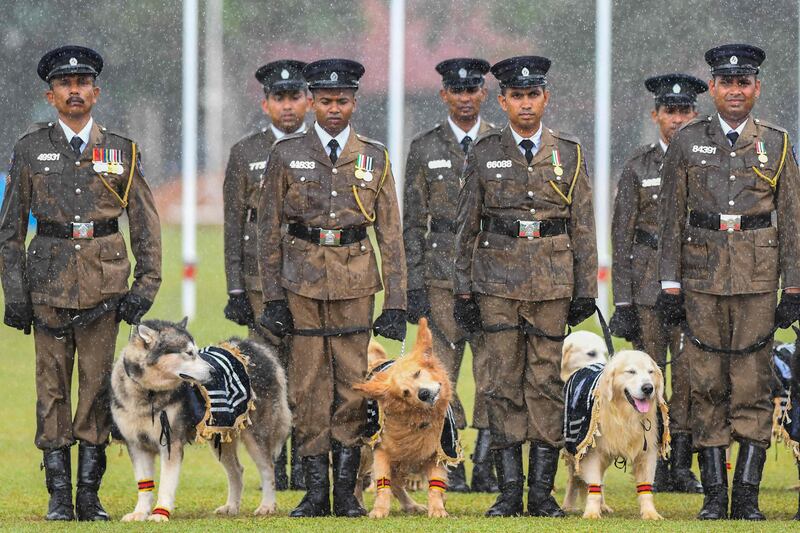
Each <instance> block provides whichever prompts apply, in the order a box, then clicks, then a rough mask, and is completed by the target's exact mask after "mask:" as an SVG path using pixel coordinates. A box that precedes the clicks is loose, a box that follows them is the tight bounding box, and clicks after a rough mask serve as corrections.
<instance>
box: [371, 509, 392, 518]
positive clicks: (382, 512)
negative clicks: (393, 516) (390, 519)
mask: <svg viewBox="0 0 800 533" xmlns="http://www.w3.org/2000/svg"><path fill="white" fill-rule="evenodd" d="M387 516H389V509H378V508H374V509H372V511H370V512H369V517H370V518H386V517H387Z"/></svg>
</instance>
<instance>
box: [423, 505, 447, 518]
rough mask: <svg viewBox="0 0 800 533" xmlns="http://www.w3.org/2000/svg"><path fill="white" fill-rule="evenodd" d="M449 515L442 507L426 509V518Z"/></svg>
mask: <svg viewBox="0 0 800 533" xmlns="http://www.w3.org/2000/svg"><path fill="white" fill-rule="evenodd" d="M448 516H449V515H448V514H447V511H445V510H444V507H442V508H441V509H428V518H447V517H448Z"/></svg>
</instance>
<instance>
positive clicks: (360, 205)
mask: <svg viewBox="0 0 800 533" xmlns="http://www.w3.org/2000/svg"><path fill="white" fill-rule="evenodd" d="M383 154H384V156H385V158H386V161H385V163H384V165H383V175H382V176H381V180H380V181H379V182H378V190H377V191H376V192H375V199H376V201H377V198H378V195H379V194H380V193H381V189H382V188H383V182H384V181H385V180H386V174H387V173H388V172H389V151H388V150H387V149H386V148H384V149H383ZM353 196H355V197H356V203H357V204H358V208H359V209H360V210H361V214H362V215H364V218H366V219H367V221H368V222H375V217H376V216H377V213H372V215H370V214H369V213H367V210H366V209H365V208H364V204H363V203H361V197H360V196H359V195H358V188H357V187H356V186H355V184H353Z"/></svg>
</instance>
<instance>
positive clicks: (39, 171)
mask: <svg viewBox="0 0 800 533" xmlns="http://www.w3.org/2000/svg"><path fill="white" fill-rule="evenodd" d="M45 155H49V154H45ZM59 156H60V154H59ZM63 166H64V164H63V163H62V162H61V161H60V160H58V161H43V162H38V161H37V164H36V165H35V166H34V167H33V169H32V170H33V174H32V175H31V189H32V208H33V209H34V212H35V211H37V210H38V209H37V206H40V205H42V204H43V203H47V202H48V201H52V198H54V197H55V198H58V197H60V196H61V195H62V194H63V191H61V190H60V181H61V172H62V169H63Z"/></svg>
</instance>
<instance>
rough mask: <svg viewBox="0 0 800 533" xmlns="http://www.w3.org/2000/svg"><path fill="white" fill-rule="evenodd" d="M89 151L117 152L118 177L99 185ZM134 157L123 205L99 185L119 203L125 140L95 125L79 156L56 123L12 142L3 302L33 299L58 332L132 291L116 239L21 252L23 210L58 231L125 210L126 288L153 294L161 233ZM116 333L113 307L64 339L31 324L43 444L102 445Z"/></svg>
mask: <svg viewBox="0 0 800 533" xmlns="http://www.w3.org/2000/svg"><path fill="white" fill-rule="evenodd" d="M94 148H100V149H113V150H119V151H120V154H121V165H122V172H121V173H120V174H114V173H108V174H102V180H101V178H100V176H98V174H97V173H96V172H94V169H93V164H92V158H93V149H94ZM140 157H141V156H140V155H139V153H138V149H137V159H138V162H137V164H136V165H134V166H133V174H132V180H131V182H130V192H129V195H128V204H127V206H126V207H123V206H122V205H121V202H120V199H118V198H117V196H115V195H114V194H112V192H111V191H109V190H108V189H107V188H106V185H104V183H103V180H105V182H106V183H107V184H108V186H109V187H111V188H112V189H113V190H114V191H115V192H116V194H117V195H118V196H119V197H124V195H125V188H126V186H127V185H128V176H129V175H130V171H131V161H132V145H131V141H130V140H129V139H126V138H125V137H122V136H119V135H117V134H114V133H111V132H109V131H107V130H106V128H104V127H102V126H99V125H98V124H97V123H95V124H94V126H93V127H92V130H91V134H90V138H89V143H88V145H87V146H86V148H84V150H83V152H82V153H81V156H80V157H79V158H76V156H75V155H74V153H73V151H72V148H71V147H70V145H69V144H68V142H67V139H66V137H65V136H64V132H63V130H62V128H61V126H60V125H59V124H58V123H57V122H53V123H49V124H47V123H45V124H39V125H37V126H35V127H33V128H31V129H30V130H29V132H28V134H26V135H25V136H23V137H22V138H21V139H20V140H19V141H18V142H17V144H16V146H15V147H14V156H13V164H12V166H11V171H10V172H9V176H8V182H7V188H6V196H5V199H4V202H3V208H2V211H1V212H0V275H1V276H2V282H3V291H4V293H5V300H6V301H7V302H27V301H30V302H32V303H33V304H34V314H35V316H36V318H37V320H40V321H42V322H44V323H46V324H47V325H49V326H54V327H60V326H64V325H66V324H68V323H69V321H70V320H71V318H72V317H73V316H75V315H77V314H80V312H79V310H81V309H90V308H93V307H95V306H97V305H98V304H100V303H101V302H103V301H104V300H107V299H109V298H111V297H113V296H118V295H121V294H124V293H127V292H128V277H129V275H130V272H131V264H130V261H129V259H128V252H127V249H126V245H125V240H124V238H123V235H122V233H114V234H112V235H108V236H105V237H98V238H94V239H85V240H84V239H82V240H73V239H61V238H54V237H45V236H40V235H36V236H35V237H34V238H33V240H32V241H31V242H30V244H29V245H28V248H27V254H26V250H25V239H26V236H27V230H28V213H29V211H31V212H33V214H34V216H35V217H36V218H37V220H38V221H40V222H41V221H47V222H52V223H56V224H61V225H64V226H66V225H67V224H68V223H72V222H90V221H94V222H103V221H107V220H110V219H115V218H119V217H121V216H122V214H123V212H124V213H126V214H127V215H128V221H129V228H130V238H131V250H132V251H133V254H134V256H135V258H136V267H135V269H134V271H133V284H132V286H131V288H130V291H131V292H134V293H136V294H138V295H140V296H143V297H144V298H147V299H148V300H151V301H152V300H153V299H154V298H155V295H156V292H157V291H158V288H159V285H160V284H161V230H160V225H159V219H158V214H157V212H156V209H155V204H154V202H153V198H152V194H151V193H150V189H149V188H148V186H147V183H146V182H145V179H144V176H143V175H142V166H141V159H140ZM117 331H118V324H117V323H116V320H115V319H114V313H113V311H112V312H108V313H106V314H104V315H102V316H101V317H99V318H98V319H97V320H95V321H94V322H92V323H91V324H88V325H86V326H83V327H74V326H73V327H71V328H70V329H69V330H68V331H67V332H66V334H65V335H64V336H63V337H53V336H52V335H50V334H49V333H47V332H45V331H43V330H41V329H40V328H37V327H34V340H35V345H36V392H37V408H36V413H37V432H36V439H35V442H36V445H37V446H38V447H39V448H42V449H50V448H58V447H62V446H69V445H71V444H73V443H74V442H75V440H80V441H83V442H87V443H89V444H103V443H105V442H106V441H107V440H108V435H109V432H110V426H111V415H110V408H109V407H110V404H109V401H110V399H109V398H110V396H109V391H110V389H109V386H110V385H109V380H108V377H109V376H110V370H111V364H112V362H113V359H114V344H115V340H116V337H117ZM76 351H77V353H78V356H79V357H78V369H79V379H78V405H77V408H76V412H75V415H74V417H73V414H72V408H71V392H70V390H71V385H72V370H73V366H74V360H75V353H76Z"/></svg>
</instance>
